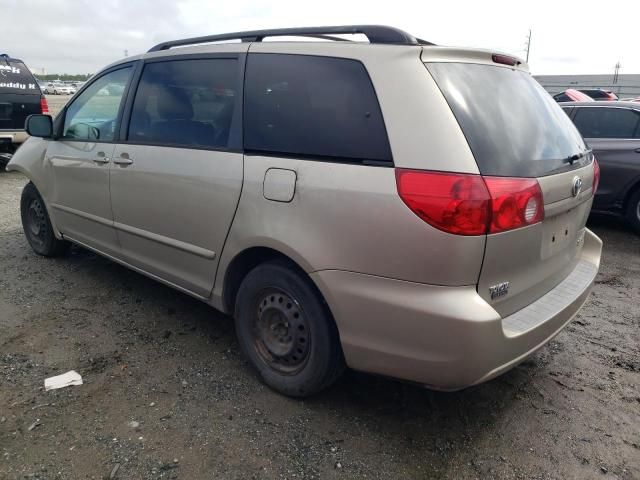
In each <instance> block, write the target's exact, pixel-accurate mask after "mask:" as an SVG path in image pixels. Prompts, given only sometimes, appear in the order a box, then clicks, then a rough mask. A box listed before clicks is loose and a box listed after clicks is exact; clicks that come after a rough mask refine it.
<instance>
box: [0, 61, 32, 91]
mask: <svg viewBox="0 0 640 480" xmlns="http://www.w3.org/2000/svg"><path fill="white" fill-rule="evenodd" d="M0 93H23V94H32V95H40V87H39V86H38V82H36V79H35V78H33V75H31V72H30V71H29V69H28V68H27V67H26V66H25V64H24V63H22V62H18V61H15V60H6V59H3V58H0Z"/></svg>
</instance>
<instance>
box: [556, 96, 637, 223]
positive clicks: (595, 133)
mask: <svg viewBox="0 0 640 480" xmlns="http://www.w3.org/2000/svg"><path fill="white" fill-rule="evenodd" d="M560 105H561V107H562V108H563V109H564V111H565V112H566V113H567V115H569V118H571V119H572V120H573V123H574V124H575V125H576V127H578V130H579V131H580V133H581V134H582V136H583V137H584V139H585V141H586V142H587V144H588V145H589V146H590V147H591V148H592V149H593V151H594V153H595V156H596V158H597V159H598V162H599V164H600V169H601V177H600V187H599V188H598V190H597V192H596V196H595V199H594V203H593V210H594V211H601V212H608V213H614V214H617V215H621V216H624V217H625V218H626V219H627V221H628V222H629V223H630V224H631V226H632V227H633V228H634V229H635V230H636V231H637V232H638V233H640V103H634V102H620V101H613V102H607V103H606V104H602V103H597V104H596V103H595V102H578V103H576V102H571V103H561V104H560Z"/></svg>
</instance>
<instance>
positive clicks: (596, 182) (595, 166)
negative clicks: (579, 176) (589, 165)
mask: <svg viewBox="0 0 640 480" xmlns="http://www.w3.org/2000/svg"><path fill="white" fill-rule="evenodd" d="M598 185H600V165H599V164H598V160H596V157H593V194H594V195H595V194H596V191H597V190H598Z"/></svg>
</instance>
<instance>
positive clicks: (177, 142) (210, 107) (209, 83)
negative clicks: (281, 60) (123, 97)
mask: <svg viewBox="0 0 640 480" xmlns="http://www.w3.org/2000/svg"><path fill="white" fill-rule="evenodd" d="M237 87H238V62H237V60H235V59H222V58H216V59H200V60H170V61H162V62H154V63H149V64H147V65H145V67H144V70H143V72H142V76H141V78H140V84H139V86H138V90H137V92H136V97H135V100H134V103H133V111H132V112H131V121H130V123H129V135H128V140H129V141H131V142H141V143H151V144H154V145H170V146H171V145H173V146H186V147H189V146H193V147H212V148H225V147H227V145H228V142H229V132H230V130H231V125H232V122H233V115H234V112H235V105H236V100H237V95H236V92H237Z"/></svg>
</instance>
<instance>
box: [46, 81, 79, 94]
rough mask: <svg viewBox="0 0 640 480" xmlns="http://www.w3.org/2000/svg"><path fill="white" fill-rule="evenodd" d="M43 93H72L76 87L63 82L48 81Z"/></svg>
mask: <svg viewBox="0 0 640 480" xmlns="http://www.w3.org/2000/svg"><path fill="white" fill-rule="evenodd" d="M44 93H46V94H47V95H73V94H74V93H76V89H75V88H74V87H72V86H70V85H65V84H63V83H49V84H48V85H47V88H46V89H45V91H44Z"/></svg>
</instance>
